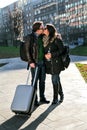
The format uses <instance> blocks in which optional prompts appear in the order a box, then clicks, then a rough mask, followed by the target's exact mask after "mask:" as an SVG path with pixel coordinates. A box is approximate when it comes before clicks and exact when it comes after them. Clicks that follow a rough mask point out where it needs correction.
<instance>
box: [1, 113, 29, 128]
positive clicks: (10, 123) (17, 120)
mask: <svg viewBox="0 0 87 130" xmlns="http://www.w3.org/2000/svg"><path fill="white" fill-rule="evenodd" d="M28 119H29V117H28V116H19V115H15V116H13V117H12V118H10V119H9V120H7V121H5V122H4V123H3V124H1V125H0V130H18V129H19V128H20V127H21V126H22V125H23V124H24V123H25V122H26V121H27V120H28Z"/></svg>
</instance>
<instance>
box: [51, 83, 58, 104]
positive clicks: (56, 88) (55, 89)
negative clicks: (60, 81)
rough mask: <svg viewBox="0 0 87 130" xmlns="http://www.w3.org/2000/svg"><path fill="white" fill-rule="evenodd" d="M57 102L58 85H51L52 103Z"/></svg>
mask: <svg viewBox="0 0 87 130" xmlns="http://www.w3.org/2000/svg"><path fill="white" fill-rule="evenodd" d="M57 103H58V85H53V102H52V105H53V104H57Z"/></svg>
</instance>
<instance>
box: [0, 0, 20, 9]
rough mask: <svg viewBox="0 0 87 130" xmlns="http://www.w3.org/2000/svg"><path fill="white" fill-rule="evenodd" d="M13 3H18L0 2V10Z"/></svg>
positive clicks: (7, 0) (4, 0) (8, 0)
mask: <svg viewBox="0 0 87 130" xmlns="http://www.w3.org/2000/svg"><path fill="white" fill-rule="evenodd" d="M15 1H18V0H0V8H3V7H5V6H8V5H9V4H12V3H13V2H15Z"/></svg>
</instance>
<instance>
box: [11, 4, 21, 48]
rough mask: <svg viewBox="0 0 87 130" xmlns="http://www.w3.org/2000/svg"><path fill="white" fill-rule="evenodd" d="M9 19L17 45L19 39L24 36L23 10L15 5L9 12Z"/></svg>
mask: <svg viewBox="0 0 87 130" xmlns="http://www.w3.org/2000/svg"><path fill="white" fill-rule="evenodd" d="M9 20H10V31H11V32H12V38H13V39H14V45H15V46H17V41H18V40H22V37H23V18H22V10H21V9H19V8H17V7H15V6H14V10H13V11H12V12H11V11H10V12H9Z"/></svg>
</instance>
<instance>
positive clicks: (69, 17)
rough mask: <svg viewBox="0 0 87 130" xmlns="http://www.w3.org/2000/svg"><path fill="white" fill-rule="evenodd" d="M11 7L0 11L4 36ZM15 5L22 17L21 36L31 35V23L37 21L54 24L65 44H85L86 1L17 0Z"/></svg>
mask: <svg viewBox="0 0 87 130" xmlns="http://www.w3.org/2000/svg"><path fill="white" fill-rule="evenodd" d="M13 5H14V4H12V5H9V6H8V7H5V8H3V9H2V11H1V12H2V13H1V14H2V15H0V17H1V20H0V21H2V22H1V23H3V24H2V26H0V28H1V30H2V31H3V30H4V31H5V32H7V33H5V35H7V34H8V31H9V26H8V24H7V23H9V22H10V21H9V11H8V8H10V11H12V8H13ZM17 5H18V7H19V8H21V9H22V15H23V17H22V18H23V31H22V36H25V35H27V34H29V33H31V31H32V23H33V22H34V21H38V20H39V21H43V22H44V24H46V23H52V24H54V25H55V27H56V29H57V32H59V33H61V35H62V38H63V40H64V42H65V43H67V44H73V43H75V44H79V45H81V44H83V43H87V0H19V1H18V3H17ZM2 27H3V28H2ZM6 37H7V36H5V38H6Z"/></svg>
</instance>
